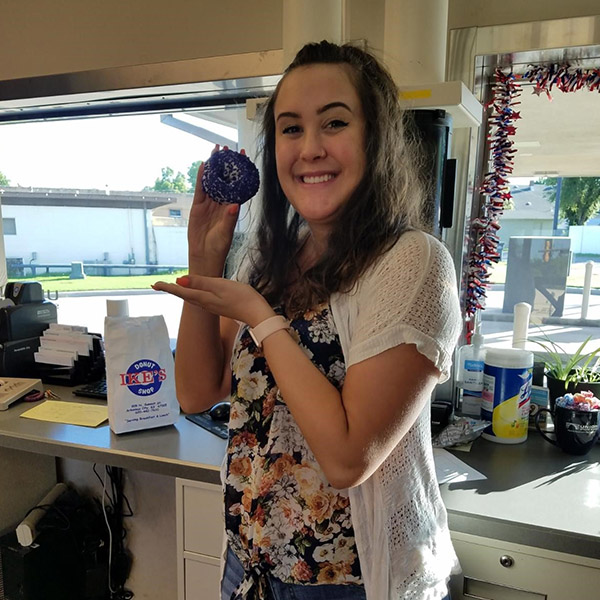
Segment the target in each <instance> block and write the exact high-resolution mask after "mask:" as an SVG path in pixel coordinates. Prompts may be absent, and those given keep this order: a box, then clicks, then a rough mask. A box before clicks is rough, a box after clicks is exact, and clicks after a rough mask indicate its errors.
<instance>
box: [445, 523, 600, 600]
mask: <svg viewBox="0 0 600 600" xmlns="http://www.w3.org/2000/svg"><path fill="white" fill-rule="evenodd" d="M472 537H474V536H472ZM476 539H478V540H486V543H473V542H472V541H465V540H461V539H456V537H455V536H454V535H453V543H454V548H455V550H456V553H457V554H458V558H459V560H460V563H461V566H462V569H463V573H462V575H461V576H459V577H454V578H453V579H452V581H451V591H452V600H462V599H465V600H470V599H473V598H478V599H482V600H576V599H577V600H579V599H581V600H583V599H590V600H591V599H592V598H597V597H598V589H600V568H594V566H591V563H594V562H599V561H592V560H590V559H585V558H581V559H580V558H578V557H576V556H571V555H568V554H561V553H557V552H549V551H544V550H540V549H537V548H532V547H529V546H517V545H516V544H509V543H505V542H500V541H496V540H489V539H486V538H476ZM578 562H583V563H586V562H587V563H590V564H577V563H578ZM599 566H600V562H599Z"/></svg>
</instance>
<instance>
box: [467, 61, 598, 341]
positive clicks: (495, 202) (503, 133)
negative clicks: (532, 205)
mask: <svg viewBox="0 0 600 600" xmlns="http://www.w3.org/2000/svg"><path fill="white" fill-rule="evenodd" d="M519 81H522V82H528V83H532V84H534V88H533V91H532V93H533V94H536V95H537V96H539V95H540V94H542V93H545V94H546V96H547V97H548V99H549V100H552V95H551V91H552V89H553V88H554V87H556V89H558V90H560V91H561V92H576V91H577V90H580V89H583V88H586V89H588V90H589V91H598V92H600V69H598V68H594V69H580V68H576V67H572V66H571V65H568V64H565V65H557V64H549V65H532V66H530V67H529V68H528V70H527V71H526V72H525V73H524V74H523V75H521V76H519V75H516V74H514V73H513V72H512V71H511V72H510V73H504V72H503V71H502V69H500V68H497V69H496V70H495V72H494V83H493V86H492V100H491V101H490V102H489V103H488V104H487V105H486V108H487V109H491V114H490V117H489V119H488V126H489V132H488V136H487V141H488V145H489V171H488V172H487V173H486V174H485V176H484V178H483V183H482V184H481V186H480V192H481V194H482V196H483V201H482V203H481V209H480V213H479V217H478V218H476V219H473V221H472V223H471V230H470V235H471V240H472V245H471V252H470V255H469V260H468V271H467V281H466V286H467V287H466V306H465V313H466V316H467V318H469V319H471V317H473V316H474V315H475V314H476V312H477V311H478V310H483V309H485V298H486V290H487V288H488V287H489V277H490V274H489V268H490V267H491V266H492V264H493V263H497V262H498V261H499V260H500V254H499V252H498V242H499V238H498V235H497V231H498V229H499V228H500V224H499V219H500V217H501V216H502V213H503V211H504V208H505V207H506V206H507V205H509V204H510V201H511V198H512V196H511V193H510V187H509V183H508V177H510V175H511V174H512V172H513V168H514V155H515V153H516V152H517V149H516V148H515V147H514V143H513V141H512V139H511V138H512V136H514V135H515V132H516V126H515V121H517V120H518V119H520V118H521V115H520V113H519V112H518V111H516V110H515V107H516V106H517V105H518V104H519V102H518V100H517V98H518V97H519V95H520V94H521V91H522V88H521V85H520V83H519ZM472 329H473V320H471V322H470V327H469V332H468V337H470V333H471V332H472Z"/></svg>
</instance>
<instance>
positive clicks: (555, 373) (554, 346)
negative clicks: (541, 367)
mask: <svg viewBox="0 0 600 600" xmlns="http://www.w3.org/2000/svg"><path fill="white" fill-rule="evenodd" d="M591 339H592V336H589V337H588V338H586V339H585V340H584V341H583V342H582V343H581V344H580V346H579V347H578V348H577V350H576V351H575V352H574V353H573V354H569V353H567V352H565V350H564V349H563V348H562V346H561V345H560V344H558V343H557V342H555V341H553V340H551V339H550V338H548V336H545V339H544V340H543V341H540V340H534V339H532V340H531V341H532V342H534V343H536V344H538V345H539V346H541V347H542V348H543V349H544V352H545V354H544V356H543V357H541V360H543V362H544V364H545V374H546V384H547V386H548V390H549V392H550V409H551V410H553V409H554V402H555V400H556V398H559V397H560V396H564V395H565V393H575V392H579V391H582V390H590V391H592V392H594V395H595V396H596V397H600V346H598V348H596V349H595V350H588V344H589V343H590V340H591Z"/></svg>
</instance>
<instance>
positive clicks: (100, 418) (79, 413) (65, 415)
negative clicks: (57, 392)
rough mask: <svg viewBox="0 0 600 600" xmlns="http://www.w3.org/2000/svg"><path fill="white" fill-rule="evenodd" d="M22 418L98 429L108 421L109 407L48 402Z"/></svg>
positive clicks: (79, 403) (32, 409)
mask: <svg viewBox="0 0 600 600" xmlns="http://www.w3.org/2000/svg"><path fill="white" fill-rule="evenodd" d="M21 416H22V417H25V418H27V419H37V420H38V421H50V422H52V423H68V424H69V425H83V426H85V427H97V426H98V425H100V423H103V422H104V421H106V420H107V419H108V407H106V406H96V405H95V404H83V403H81V402H61V401H56V400H46V401H45V402H42V404H40V405H38V406H36V407H34V408H31V409H30V410H28V411H26V412H24V413H23V414H22V415H21Z"/></svg>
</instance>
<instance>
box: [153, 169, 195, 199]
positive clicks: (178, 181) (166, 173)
mask: <svg viewBox="0 0 600 600" xmlns="http://www.w3.org/2000/svg"><path fill="white" fill-rule="evenodd" d="M146 189H147V190H155V191H157V192H177V193H181V194H185V193H186V192H187V191H188V188H187V185H186V182H185V175H184V174H183V173H181V172H179V173H177V175H175V171H173V169H171V167H163V168H162V169H161V176H160V177H159V178H157V180H156V181H155V182H154V186H153V187H151V188H146Z"/></svg>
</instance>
